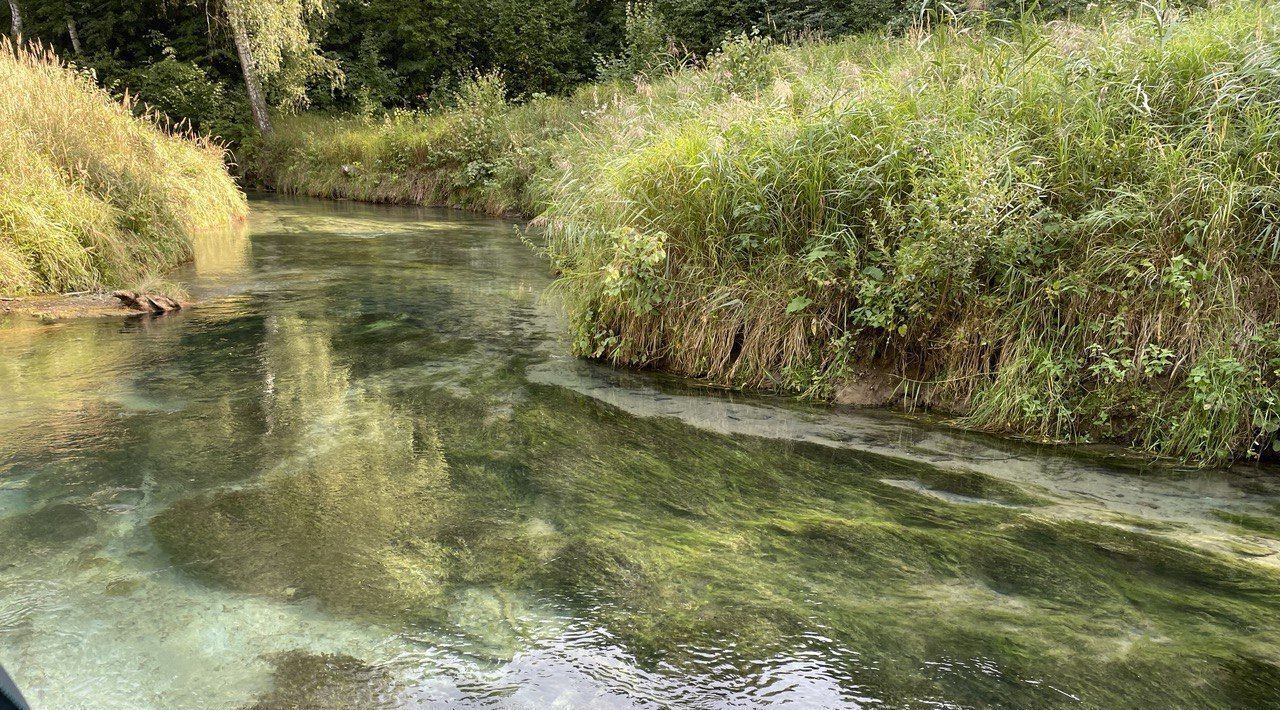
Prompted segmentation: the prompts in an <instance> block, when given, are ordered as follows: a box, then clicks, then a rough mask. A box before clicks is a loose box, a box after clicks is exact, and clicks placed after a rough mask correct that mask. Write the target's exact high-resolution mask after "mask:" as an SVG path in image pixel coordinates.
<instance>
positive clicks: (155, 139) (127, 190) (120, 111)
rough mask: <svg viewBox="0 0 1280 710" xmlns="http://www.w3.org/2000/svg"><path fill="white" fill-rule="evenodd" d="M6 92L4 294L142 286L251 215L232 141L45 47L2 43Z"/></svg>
mask: <svg viewBox="0 0 1280 710" xmlns="http://www.w3.org/2000/svg"><path fill="white" fill-rule="evenodd" d="M0 85H3V86H4V87H5V91H4V92H3V93H2V94H0V145H3V146H5V149H6V155H5V158H4V160H3V161H0V227H3V229H0V296H5V297H23V296H38V295H44V294H53V293H66V292H80V291H99V290H109V289H111V288H117V287H122V286H136V285H138V284H140V283H143V282H145V281H147V280H149V279H152V278H154V277H156V276H158V275H160V274H163V273H164V272H166V271H168V270H169V269H172V268H173V267H174V266H176V265H178V264H181V263H185V262H187V261H189V260H190V259H191V257H192V255H193V253H194V245H193V241H194V236H195V233H196V231H197V230H198V229H200V228H203V227H210V226H215V225H222V224H227V223H230V222H233V221H237V220H243V219H244V216H245V213H246V210H247V206H246V203H245V198H244V195H243V194H242V193H241V192H240V189H239V188H238V187H237V186H236V184H235V181H234V180H233V179H232V178H231V176H230V174H229V173H228V171H227V168H226V165H225V163H224V157H225V150H224V149H223V148H222V147H221V146H219V145H216V144H214V143H211V142H209V141H207V140H205V139H202V138H198V137H195V136H189V135H184V134H178V133H174V132H172V131H168V130H166V129H162V128H161V127H160V124H159V122H158V121H157V120H155V119H154V118H153V117H150V116H141V117H139V116H135V114H134V112H133V106H132V105H129V104H127V103H123V104H122V103H120V102H117V101H114V100H112V99H111V98H110V96H109V95H108V94H107V93H106V92H105V91H103V90H102V89H100V88H99V87H97V86H96V85H95V83H94V82H93V80H92V79H91V78H90V77H89V76H87V75H84V74H81V73H78V72H77V71H75V70H73V69H71V68H70V67H68V66H66V65H65V64H63V63H62V62H61V61H60V60H59V59H57V58H56V57H55V56H53V55H52V54H50V53H46V52H44V51H42V50H40V49H38V48H25V49H15V48H14V47H13V46H12V45H10V44H7V43H6V44H3V45H0ZM69 308H70V309H71V310H94V308H96V307H88V306H78V305H76V306H70V307H69Z"/></svg>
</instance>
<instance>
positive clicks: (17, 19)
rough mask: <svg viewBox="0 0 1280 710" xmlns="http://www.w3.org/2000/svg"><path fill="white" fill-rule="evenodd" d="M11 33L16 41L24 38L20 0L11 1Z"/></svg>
mask: <svg viewBox="0 0 1280 710" xmlns="http://www.w3.org/2000/svg"><path fill="white" fill-rule="evenodd" d="M9 18H10V23H11V24H10V27H9V33H10V34H12V35H13V39H14V41H17V40H19V39H21V38H22V11H21V10H20V9H19V8H18V0H9Z"/></svg>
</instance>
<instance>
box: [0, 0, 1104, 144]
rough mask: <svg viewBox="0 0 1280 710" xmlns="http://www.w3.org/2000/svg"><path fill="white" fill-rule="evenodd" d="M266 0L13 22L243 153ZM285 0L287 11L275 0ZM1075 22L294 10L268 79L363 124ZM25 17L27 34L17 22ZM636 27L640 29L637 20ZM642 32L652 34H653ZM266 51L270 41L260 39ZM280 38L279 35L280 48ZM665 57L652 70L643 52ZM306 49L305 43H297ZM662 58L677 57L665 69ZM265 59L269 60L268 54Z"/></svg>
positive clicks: (749, 11)
mask: <svg viewBox="0 0 1280 710" xmlns="http://www.w3.org/2000/svg"><path fill="white" fill-rule="evenodd" d="M263 4H264V3H255V2H252V0H228V1H227V2H221V3H219V2H216V1H214V0H179V1H176V2H175V1H173V0H92V1H90V0H8V2H7V3H5V4H0V23H3V25H0V26H8V27H10V29H11V31H13V32H14V33H15V34H16V32H17V30H19V29H20V30H21V34H22V35H23V37H24V38H26V39H27V40H28V41H34V42H38V43H40V44H42V45H44V46H47V47H50V48H52V49H54V50H55V51H56V52H57V53H58V54H59V55H60V56H62V57H63V58H65V59H67V60H69V61H72V62H74V63H75V64H76V65H77V66H79V67H82V68H85V69H88V70H90V71H92V72H93V73H94V75H95V76H96V78H97V79H98V81H99V82H100V83H101V84H102V85H103V86H105V87H106V88H107V89H108V90H110V91H112V92H113V93H114V94H116V95H117V96H118V97H123V96H124V95H125V94H126V92H127V93H128V94H129V95H131V96H134V97H137V98H138V99H140V100H141V102H142V104H145V105H146V106H148V107H150V108H152V109H155V110H157V111H160V112H162V113H164V114H165V115H166V116H168V117H169V118H170V119H171V120H172V121H174V122H175V123H176V122H186V123H187V124H189V125H190V126H192V127H193V128H195V129H196V130H197V131H199V132H202V133H207V134H212V135H215V136H218V137H219V138H221V139H223V140H224V141H227V142H230V143H232V144H238V143H240V142H241V141H243V140H244V139H246V138H248V137H249V136H250V135H251V134H252V125H253V119H252V116H251V112H250V106H249V103H248V97H247V95H246V92H245V88H244V82H243V80H242V78H241V68H240V65H239V61H238V57H237V54H236V47H235V43H234V41H233V37H232V34H233V33H232V31H231V27H230V23H228V22H226V21H225V20H226V17H225V16H226V9H227V8H235V7H241V8H247V9H248V12H250V13H252V12H254V8H255V6H258V5H263ZM265 4H266V5H272V4H271V3H265ZM975 4H977V5H978V6H981V7H983V8H984V9H985V10H986V11H987V12H988V14H993V15H994V16H1010V15H1015V14H1021V13H1023V12H1026V11H1033V12H1035V13H1038V14H1039V15H1042V16H1061V15H1064V14H1067V13H1069V12H1071V11H1073V10H1076V9H1079V8H1083V7H1084V6H1085V5H1086V3H1085V2H1083V1H1081V0H1051V1H1050V2H1045V3H1034V4H1025V3H1022V2H1018V1H1017V0H995V1H994V2H985V3H975V0H968V2H959V3H954V4H947V3H939V2H930V1H929V0H925V1H924V2H921V1H920V0H841V1H838V2H825V1H823V0H651V1H650V2H647V3H637V2H635V1H634V0H429V1H427V2H421V1H419V0H293V2H287V3H276V4H274V5H275V6H276V7H273V10H272V11H273V12H277V13H279V12H281V8H283V9H284V10H286V11H287V12H289V13H293V14H294V15H295V16H296V19H297V21H299V22H301V27H299V28H296V29H299V30H301V31H302V33H303V37H302V46H301V48H302V49H304V50H305V51H301V52H293V53H292V55H290V53H289V52H286V53H285V55H284V56H283V57H281V58H280V59H281V60H282V61H283V63H284V65H285V66H282V67H280V69H281V71H280V72H278V73H277V74H276V75H275V76H274V77H271V78H270V79H269V80H268V81H266V82H265V83H266V84H267V85H266V87H265V92H266V94H267V97H266V98H267V103H268V104H270V105H271V106H272V108H273V110H275V111H281V112H289V111H292V110H295V109H301V108H310V109H313V110H321V111H325V112H331V113H356V114H362V115H369V114H376V113H381V112H383V111H384V110H386V109H395V108H401V109H403V108H409V109H431V108H437V107H440V106H441V105H443V104H448V103H450V102H451V101H452V100H453V98H454V97H455V95H456V93H457V89H458V87H459V85H460V84H463V83H465V82H466V81H467V80H468V79H469V78H471V77H474V76H475V75H477V74H495V73H496V74H498V75H501V77H502V78H503V83H504V88H505V90H506V92H507V96H506V98H507V99H510V100H516V101H523V100H527V99H529V98H531V97H536V96H539V95H543V94H548V95H557V94H565V93H567V92H569V91H571V90H572V89H573V88H575V87H577V86H579V85H581V84H583V83H586V82H590V81H595V80H599V79H608V78H614V77H618V76H620V75H622V74H628V73H635V72H637V71H643V70H646V69H648V70H653V69H655V68H656V69H668V70H669V69H672V68H675V67H677V66H681V65H685V64H689V63H695V62H697V61H698V60H699V58H701V57H705V56H706V55H707V54H708V53H710V52H712V51H714V50H715V49H716V48H717V47H719V46H720V44H721V43H722V42H723V41H724V40H725V39H726V38H727V37H731V36H736V35H738V34H742V33H747V32H750V33H756V34H758V35H760V36H763V37H767V38H769V39H771V40H775V41H778V40H784V41H785V40H795V39H798V38H810V39H812V38H814V37H827V38H834V37H840V36H845V35H849V34H853V33H857V32H863V31H867V30H878V29H883V28H888V29H891V30H903V29H905V28H906V27H909V26H910V25H911V24H912V23H914V22H917V21H919V19H920V18H921V17H922V16H929V15H934V16H953V15H955V14H957V13H962V12H964V11H965V10H966V9H967V8H969V7H970V6H972V5H975ZM14 9H17V11H18V17H19V19H20V27H19V26H18V25H15V24H14V23H13V14H14ZM629 18H630V19H629ZM637 31H638V34H637ZM252 39H253V40H254V41H257V39H258V38H257V37H254V38H252ZM272 41H275V38H267V42H268V43H270V42H272ZM637 42H639V43H640V44H641V45H644V46H642V47H640V50H641V53H642V54H644V55H645V56H646V57H647V59H645V60H644V61H646V62H650V65H648V66H637V65H636V63H637V57H636V55H635V51H636V43H637ZM295 49H296V48H295ZM652 57H661V61H660V62H659V63H660V64H665V66H659V67H655V66H652ZM260 62H261V60H260Z"/></svg>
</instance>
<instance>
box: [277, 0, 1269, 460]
mask: <svg viewBox="0 0 1280 710" xmlns="http://www.w3.org/2000/svg"><path fill="white" fill-rule="evenodd" d="M590 91H592V90H591V89H587V90H583V91H580V92H579V93H578V94H576V95H575V96H574V97H571V98H569V99H548V100H542V101H534V102H532V103H530V104H528V105H526V106H523V107H519V108H516V109H504V110H500V111H497V113H496V114H494V115H495V118H494V119H493V120H492V122H490V123H489V124H487V126H488V128H487V130H489V131H490V133H489V135H492V136H495V138H494V139H493V140H492V141H491V142H490V143H488V144H487V145H488V146H489V147H488V149H487V150H488V151H489V152H488V153H486V155H488V156H491V158H490V159H488V160H489V163H490V164H492V165H494V166H495V167H494V168H493V170H492V171H490V172H485V171H483V170H481V171H478V172H475V171H470V170H469V169H468V170H462V169H461V168H462V167H463V166H465V165H471V163H462V162H461V161H456V160H455V161H453V162H451V163H450V162H447V161H446V162H441V161H434V159H433V158H430V157H429V156H431V155H435V153H432V152H431V151H433V150H436V149H437V148H438V147H439V146H448V145H451V144H454V143H458V142H460V141H461V138H460V137H465V136H466V135H468V134H467V132H466V131H465V130H459V129H458V127H457V126H458V125H459V123H458V122H459V121H462V120H464V119H462V118H458V117H447V116H430V117H416V118H414V119H412V120H413V121H414V123H412V124H408V123H398V122H396V121H388V122H384V123H382V124H376V125H371V124H361V125H359V126H357V125H355V124H352V123H340V124H329V123H326V124H324V125H325V126H328V128H324V129H321V128H319V127H318V126H317V125H307V126H305V127H304V130H301V131H298V132H297V133H301V134H305V137H296V136H295V137H292V138H289V139H287V140H289V141H290V143H289V144H288V146H287V150H282V151H280V152H277V153H274V154H272V155H273V157H272V158H271V162H273V163H279V164H281V165H282V166H284V167H281V168H276V169H274V170H273V172H274V174H275V175H276V176H277V179H278V183H277V184H279V185H280V186H282V187H285V188H287V189H301V190H302V191H309V192H313V193H315V192H316V191H315V190H314V189H312V188H310V187H308V186H307V185H308V183H314V181H315V180H316V177H315V175H316V174H317V171H315V170H313V168H314V167H315V166H317V165H319V166H321V167H322V170H320V171H318V172H319V174H322V175H325V176H327V177H326V178H325V179H327V180H330V181H332V186H331V187H326V188H325V189H324V190H322V191H320V192H321V194H334V195H343V196H348V197H357V198H362V199H369V198H372V199H389V200H397V201H400V200H402V199H403V198H405V197H406V196H407V197H408V201H414V202H435V203H441V204H455V205H459V206H466V207H473V208H476V207H479V208H481V209H486V210H489V211H501V210H506V209H514V210H520V211H524V212H526V213H529V214H540V215H541V216H540V218H539V220H538V221H539V223H540V224H541V225H542V226H543V227H544V228H545V229H546V232H547V237H548V253H549V254H550V256H551V259H552V261H553V263H554V264H555V267H556V268H557V269H558V270H559V271H560V273H561V274H562V276H563V278H562V280H561V282H560V286H561V288H562V290H563V291H564V293H565V294H566V296H567V302H568V304H569V310H570V315H571V317H572V323H573V328H574V335H575V338H574V340H575V347H576V349H577V350H578V351H579V352H580V353H581V354H584V355H587V356H592V357H597V358H603V359H607V360H610V361H612V362H615V363H619V364H625V365H630V366H642V367H655V368H661V369H665V370H669V371H673V372H677V373H681V374H686V375H692V376H697V377H704V378H708V379H711V380H714V381H717V382H720V383H724V384H728V385H733V386H740V387H751V388H768V389H775V390H782V391H790V392H803V393H806V394H809V395H811V396H832V395H833V394H835V393H836V392H838V391H839V390H840V388H841V386H842V385H844V384H846V383H848V382H849V381H850V380H852V379H856V376H857V372H858V371H860V370H863V369H865V368H867V367H868V366H873V367H877V368H880V369H887V370H888V371H890V372H891V373H893V374H894V375H896V376H897V378H898V381H899V382H900V383H901V388H900V391H901V394H902V395H903V397H904V399H905V400H907V401H909V402H915V403H917V404H926V405H930V406H936V407H942V408H945V409H947V410H949V411H952V412H954V413H956V414H957V415H959V416H961V417H962V418H963V421H964V422H965V423H966V424H968V425H970V426H974V427H979V428H987V429H993V430H1000V431H1006V432H1008V431H1012V432H1017V433H1021V434H1025V435H1029V436H1034V437H1037V438H1041V439H1049V440H1077V441H1078V440H1117V441H1121V442H1124V443H1126V444H1130V445H1133V446H1136V447H1140V448H1144V449H1147V450H1150V451H1152V452H1155V453H1158V454H1161V455H1167V456H1171V457H1177V458H1182V459H1187V460H1195V461H1199V462H1202V463H1207V464H1214V463H1222V462H1225V461H1228V460H1231V459H1234V458H1242V457H1247V456H1258V455H1262V454H1263V453H1265V452H1266V451H1268V450H1270V449H1271V448H1272V447H1273V446H1274V445H1275V443H1276V441H1277V438H1276V432H1277V429H1280V392H1278V384H1280V293H1278V291H1280V289H1278V287H1277V281H1276V277H1277V273H1280V272H1278V270H1277V266H1278V265H1280V187H1277V170H1280V153H1278V152H1277V148H1280V6H1274V5H1272V4H1269V3H1265V2H1258V1H1256V0H1242V1H1238V2H1231V3H1229V4H1225V5H1220V6H1216V7H1212V8H1209V9H1205V10H1202V11H1199V12H1196V13H1186V12H1184V11H1173V10H1169V9H1167V8H1151V7H1148V6H1144V7H1143V8H1142V9H1141V10H1139V11H1138V12H1136V13H1127V14H1124V15H1121V14H1118V11H1116V12H1110V13H1105V14H1098V15H1095V16H1091V17H1089V18H1088V19H1087V20H1086V19H1080V18H1077V19H1076V20H1074V21H1055V22H1050V23H1035V22H1017V23H1005V22H1002V23H992V24H990V25H985V26H984V25H983V24H982V23H981V22H976V21H973V19H972V18H968V19H964V20H962V21H961V22H960V23H958V24H955V25H946V26H939V27H933V28H917V29H916V30H914V31H912V32H910V33H908V34H907V35H905V36H902V37H898V38H886V37H884V36H864V37H860V38H854V39H850V40H846V41H841V42H835V43H817V42H814V43H809V44H803V45H800V46H793V47H786V48H776V47H771V46H770V45H768V44H767V43H765V42H762V41H759V40H753V39H750V38H746V37H744V38H740V39H739V40H736V41H732V42H729V43H727V44H726V45H725V47H724V48H723V50H722V51H721V52H720V53H718V54H717V55H715V56H713V57H711V58H709V59H708V61H707V62H706V65H705V66H704V67H702V68H700V69H697V70H687V71H682V72H679V73H677V74H675V75H673V76H671V77H668V78H665V79H662V80H658V81H655V82H654V83H652V84H645V83H641V84H639V85H634V86H631V85H628V86H623V85H612V86H610V87H604V88H597V89H595V90H594V91H595V92H596V93H595V94H594V95H592V94H590V93H589V92H590ZM463 113H465V111H464V112H463ZM304 120H315V119H304ZM286 132H287V131H282V133H286ZM281 140H285V139H281ZM415 141H418V143H415ZM353 145H355V146H359V149H358V150H357V149H355V148H353V147H352V146H353ZM414 145H426V146H431V148H430V149H427V150H425V152H423V153H417V154H416V153H414V152H413V151H412V150H411V149H410V146H414ZM290 151H296V152H298V154H299V155H301V156H303V157H300V158H295V159H294V160H293V162H290V161H289V159H288V156H287V153H289V152H290ZM522 151H523V153H522ZM353 155H355V156H359V157H358V158H354V159H353V158H352V156H353ZM317 156H321V157H317ZM530 156H532V157H530ZM433 161H434V162H433ZM503 161H509V163H508V165H507V167H503V165H502V162H503ZM352 162H356V163H359V165H358V166H356V167H354V168H353V169H351V170H349V171H348V172H350V173H354V175H355V176H356V177H352V175H350V174H344V173H343V172H342V171H341V169H340V168H341V166H342V165H343V164H346V165H348V166H350V165H351V163H352ZM516 165H518V166H519V167H518V168H511V167H510V166H516ZM504 171H506V172H504ZM470 174H482V175H484V176H485V178H484V180H483V181H481V182H480V183H479V185H480V187H479V189H478V190H476V191H474V192H468V190H473V189H474V188H473V187H470V186H467V183H466V182H465V180H466V177H465V176H467V175H470ZM459 185H462V187H459ZM442 186H443V187H442ZM477 196H479V197H477Z"/></svg>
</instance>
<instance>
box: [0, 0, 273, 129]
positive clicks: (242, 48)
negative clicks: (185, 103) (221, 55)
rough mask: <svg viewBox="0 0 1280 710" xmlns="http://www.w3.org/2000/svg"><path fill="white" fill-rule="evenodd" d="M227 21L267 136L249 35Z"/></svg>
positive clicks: (268, 124) (264, 106)
mask: <svg viewBox="0 0 1280 710" xmlns="http://www.w3.org/2000/svg"><path fill="white" fill-rule="evenodd" d="M9 1H10V2H13V1H14V0H9ZM227 19H228V20H229V21H230V25H231V35H232V37H234V38H235V42H236V54H238V55H239V56H240V70H241V71H242V72H243V73H244V88H245V91H246V92H247V93H248V94H249V108H251V109H253V123H254V125H256V126H257V127H258V132H259V133H262V134H263V135H267V134H269V133H271V116H270V115H268V114H267V99H266V96H264V95H263V93H262V83H261V82H259V81H258V69H257V66H256V65H255V64H254V61H253V53H252V52H251V51H250V48H249V33H248V32H247V31H246V30H245V28H244V27H243V26H242V25H241V24H240V22H239V21H238V20H237V19H236V18H235V17H234V16H229V17H228V18H227Z"/></svg>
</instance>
